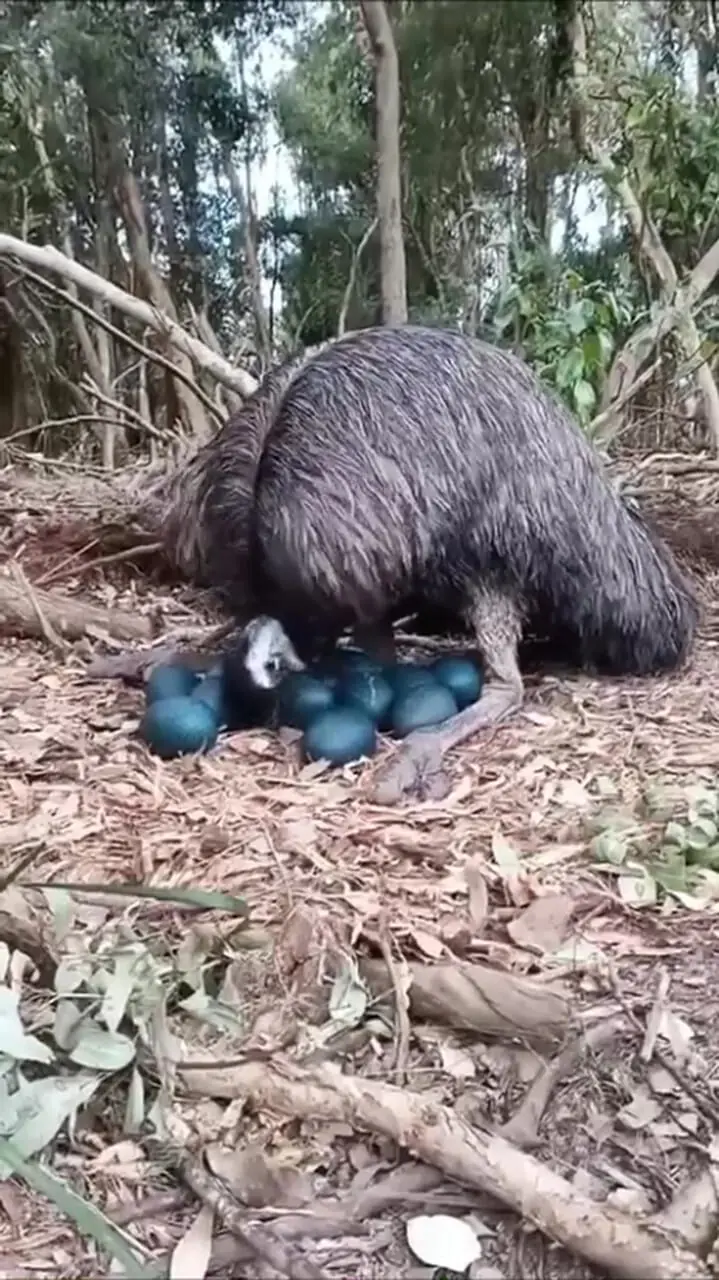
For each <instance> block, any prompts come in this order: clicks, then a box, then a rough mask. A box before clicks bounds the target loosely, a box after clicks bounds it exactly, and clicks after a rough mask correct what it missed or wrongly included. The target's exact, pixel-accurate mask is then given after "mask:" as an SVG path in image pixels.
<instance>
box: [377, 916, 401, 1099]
mask: <svg viewBox="0 0 719 1280" xmlns="http://www.w3.org/2000/svg"><path fill="white" fill-rule="evenodd" d="M367 937H368V938H370V939H371V935H369V934H368V935H367ZM373 940H374V942H375V943H376V945H377V946H378V947H379V949H380V951H381V952H382V959H383V960H384V962H385V964H386V965H387V971H388V973H389V976H390V978H391V981H392V987H393V990H394V1005H395V1010H396V1012H397V1038H396V1041H395V1054H394V1063H393V1064H392V1067H393V1069H394V1075H395V1078H396V1080H397V1083H398V1084H404V1082H405V1071H406V1068H407V1056H408V1054H409V1037H410V1033H411V1028H410V1024H409V998H408V995H407V988H408V986H409V983H410V982H411V981H412V979H411V978H410V977H409V971H408V969H407V962H406V961H405V960H402V961H401V969H402V972H400V965H398V964H396V963H395V959H394V956H393V955H392V934H391V932H390V929H389V925H388V923H387V918H386V914H385V913H383V914H382V917H381V918H380V932H379V936H378V937H377V938H374V939H373ZM403 978H404V979H405V980H404V981H403ZM407 979H409V981H407Z"/></svg>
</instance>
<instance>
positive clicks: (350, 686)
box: [337, 667, 394, 727]
mask: <svg viewBox="0 0 719 1280" xmlns="http://www.w3.org/2000/svg"><path fill="white" fill-rule="evenodd" d="M337 701H338V702H339V703H341V704H343V705H345V706H348V707H356V708H357V710H359V711H364V713H365V715H368V716H369V718H370V720H374V722H375V724H378V725H380V727H382V726H384V725H385V724H386V723H387V716H388V714H389V710H390V707H391V706H392V703H393V701H394V689H393V688H392V686H391V684H390V683H389V681H388V680H386V679H385V677H384V676H383V675H381V674H379V673H377V672H374V671H364V670H362V668H359V667H358V668H357V670H356V671H351V672H350V673H349V674H348V675H346V676H345V677H344V679H343V680H341V681H340V683H339V685H338V687H337Z"/></svg>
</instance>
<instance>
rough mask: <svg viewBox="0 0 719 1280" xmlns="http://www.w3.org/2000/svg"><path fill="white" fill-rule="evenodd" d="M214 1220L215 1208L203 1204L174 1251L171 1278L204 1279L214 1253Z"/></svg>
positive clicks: (176, 1279)
mask: <svg viewBox="0 0 719 1280" xmlns="http://www.w3.org/2000/svg"><path fill="white" fill-rule="evenodd" d="M213 1221H214V1210H213V1209H210V1208H208V1206H207V1205H203V1206H202V1208H201V1209H200V1212H199V1213H198V1215H197V1217H196V1218H195V1221H194V1222H193V1223H192V1224H191V1226H190V1227H189V1228H188V1230H187V1231H186V1232H185V1234H184V1236H183V1237H182V1239H181V1240H178V1242H177V1244H176V1245H175V1248H174V1249H173V1251H172V1257H171V1259H170V1280H203V1277H204V1276H205V1275H206V1273H207V1268H208V1266H209V1262H210V1255H211V1253H212V1226H213Z"/></svg>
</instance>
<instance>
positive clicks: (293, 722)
mask: <svg viewBox="0 0 719 1280" xmlns="http://www.w3.org/2000/svg"><path fill="white" fill-rule="evenodd" d="M334 703H335V694H334V690H333V689H331V688H330V687H329V685H328V684H326V683H325V681H324V680H318V679H316V677H315V676H311V675H309V674H308V673H307V672H306V671H293V672H292V675H289V676H287V677H286V679H284V680H283V681H282V684H281V685H280V688H279V694H278V710H279V717H280V723H281V724H284V725H288V726H290V727H291V728H293V729H306V728H307V726H308V724H310V722H311V721H312V720H314V719H315V717H316V716H318V715H320V714H321V713H322V712H323V711H328V710H329V709H330V707H333V706H334Z"/></svg>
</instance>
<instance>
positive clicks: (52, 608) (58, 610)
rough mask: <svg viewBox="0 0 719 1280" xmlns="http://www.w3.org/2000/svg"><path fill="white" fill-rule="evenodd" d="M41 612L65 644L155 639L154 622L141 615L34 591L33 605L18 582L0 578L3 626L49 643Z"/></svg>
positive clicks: (0, 620) (0, 616)
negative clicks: (102, 637)
mask: <svg viewBox="0 0 719 1280" xmlns="http://www.w3.org/2000/svg"><path fill="white" fill-rule="evenodd" d="M38 610H39V611H40V613H41V615H42V617H43V618H44V619H45V620H46V622H49V623H51V624H52V627H53V628H54V630H55V631H57V632H58V633H59V635H60V636H61V637H62V639H64V640H82V639H83V638H84V637H85V636H87V635H92V636H97V635H98V634H99V635H103V634H104V635H106V636H110V637H112V638H113V639H115V640H121V641H126V642H133V641H134V642H135V643H141V642H142V641H144V642H145V643H147V641H148V640H150V639H151V637H152V628H151V626H150V622H149V620H148V619H147V618H144V617H142V615H141V614H134V613H132V614H131V613H121V612H120V611H119V610H117V609H101V608H99V607H98V606H97V605H92V604H88V603H87V602H86V601H84V600H74V599H71V598H70V597H69V596H61V595H55V594H54V593H53V592H50V591H38V590H34V591H33V598H32V601H31V600H30V599H29V598H28V595H27V593H26V591H25V590H24V589H23V588H21V587H20V586H19V585H18V583H17V582H14V581H13V580H12V579H11V578H10V577H8V576H7V575H3V574H0V622H5V623H6V624H8V625H11V626H13V627H15V628H17V630H18V632H19V634H22V635H25V636H29V637H31V638H33V639H36V638H37V637H40V638H44V639H47V632H46V629H45V628H44V627H43V625H42V623H41V621H40V619H39V617H38Z"/></svg>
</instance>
